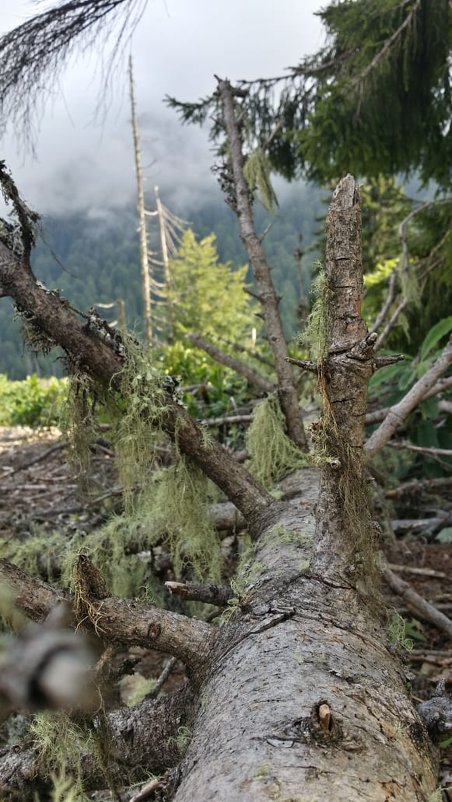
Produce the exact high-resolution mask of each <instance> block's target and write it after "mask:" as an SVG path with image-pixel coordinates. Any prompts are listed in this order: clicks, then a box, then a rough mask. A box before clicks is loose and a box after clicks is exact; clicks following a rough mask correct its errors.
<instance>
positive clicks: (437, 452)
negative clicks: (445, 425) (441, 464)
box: [389, 441, 452, 457]
mask: <svg viewBox="0 0 452 802" xmlns="http://www.w3.org/2000/svg"><path fill="white" fill-rule="evenodd" d="M389 445H390V446H391V448H406V449H407V450H408V451H416V452H417V453H418V454H431V456H432V457H435V456H436V457H452V449H451V448H433V447H432V448H429V447H428V446H414V445H413V444H412V443H407V442H406V441H402V442H400V443H389Z"/></svg>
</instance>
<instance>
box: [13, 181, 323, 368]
mask: <svg viewBox="0 0 452 802" xmlns="http://www.w3.org/2000/svg"><path fill="white" fill-rule="evenodd" d="M281 196H282V200H281V202H280V206H279V208H278V209H276V210H275V212H274V213H273V214H271V215H269V214H267V213H266V212H265V211H264V210H263V208H262V207H261V206H260V204H257V205H256V219H257V226H258V230H259V231H263V230H264V229H265V227H266V226H267V225H268V224H269V223H271V224H272V225H271V228H270V230H269V232H268V234H267V236H266V238H265V248H266V251H267V255H268V257H269V260H270V263H271V265H272V266H273V276H274V280H275V283H276V285H277V289H278V292H279V294H280V295H281V296H282V302H281V308H282V314H283V319H284V325H285V329H286V333H287V335H288V337H293V336H294V335H295V333H296V330H297V322H296V308H297V304H298V300H299V297H300V274H299V269H298V267H297V264H296V261H295V259H294V251H295V249H297V248H299V247H300V235H301V236H302V238H303V239H302V249H303V250H304V251H305V256H304V258H303V274H304V279H303V283H304V287H303V290H304V292H305V293H306V292H307V290H308V286H309V281H310V273H311V268H312V263H313V261H314V258H315V255H314V253H312V252H310V251H309V252H307V251H308V249H309V247H310V246H311V245H312V243H313V241H314V238H315V232H316V230H317V228H318V223H317V219H318V217H319V216H321V215H323V214H324V207H323V205H322V201H321V191H320V190H319V189H318V188H313V187H308V186H306V185H305V184H301V183H300V184H294V185H292V186H287V185H286V186H285V187H284V189H283V192H281ZM164 200H165V199H164V196H163V201H164ZM149 207H151V204H149ZM172 211H175V212H176V213H177V214H178V215H179V216H180V217H182V218H183V219H185V220H186V221H187V222H188V223H189V225H190V227H191V228H192V229H193V231H194V232H195V234H196V236H197V237H198V238H203V237H205V236H207V235H209V234H211V233H212V232H213V233H215V234H216V238H217V248H218V254H219V259H220V261H221V262H230V263H231V266H232V267H233V268H234V267H238V266H239V265H243V264H245V263H246V257H245V253H244V250H243V248H242V244H241V242H240V238H239V236H238V228H237V223H236V220H235V216H234V214H233V213H232V211H231V210H230V209H229V208H228V207H227V206H226V204H225V203H224V201H223V200H222V197H221V195H220V193H219V192H218V195H215V196H212V197H209V198H206V203H205V205H203V206H201V207H198V208H194V209H191V210H187V209H185V208H182V209H174V210H172ZM42 223H43V239H41V240H40V242H39V244H38V246H37V248H36V251H35V253H34V255H33V260H32V261H33V269H34V271H35V274H36V277H37V278H38V279H39V280H40V281H42V282H43V283H44V284H45V285H46V287H48V288H49V289H54V288H58V289H60V290H61V291H62V294H63V295H64V297H66V298H68V299H69V300H70V302H71V304H73V305H74V306H75V307H77V308H78V309H81V310H83V311H86V310H87V309H88V308H89V307H90V306H92V305H95V304H99V303H101V304H105V303H111V302H114V301H115V300H116V299H117V298H123V299H124V301H125V308H126V320H127V325H128V327H129V328H130V329H132V330H133V331H136V332H137V333H141V330H142V326H141V320H142V302H141V281H140V264H139V250H138V234H137V218H136V213H135V209H134V206H133V205H132V204H131V205H130V206H127V207H124V209H122V210H121V211H107V212H106V213H105V215H104V216H103V217H99V216H96V217H93V216H92V215H90V214H89V213H87V214H81V213H77V214H71V215H66V216H61V217H52V218H50V217H49V218H44V219H43V221H42ZM149 239H150V246H151V249H152V250H153V251H154V252H155V251H158V248H159V242H158V232H157V230H156V229H155V227H154V228H153V227H152V226H151V228H150V236H149ZM55 256H56V257H57V259H58V261H57V260H56V259H55ZM249 280H250V281H251V276H250V279H249ZM13 314H14V310H12V308H11V304H10V302H9V301H8V300H6V299H5V300H4V301H3V303H2V304H0V337H1V342H2V349H1V353H0V373H6V374H8V375H9V376H10V377H11V378H14V379H19V378H23V377H25V376H26V375H27V374H29V373H30V372H33V371H36V370H39V372H40V373H41V374H42V375H52V374H56V375H60V374H61V373H62V371H61V369H60V365H59V360H58V359H57V356H56V355H51V356H50V358H48V359H43V358H42V357H40V358H39V364H38V363H37V361H36V359H35V358H34V357H32V356H31V355H29V354H26V353H24V346H23V343H22V338H21V336H20V324H19V322H18V321H17V320H13ZM114 315H115V311H114V310H112V311H111V312H110V311H108V312H105V316H106V317H107V319H109V320H112V319H113V317H114Z"/></svg>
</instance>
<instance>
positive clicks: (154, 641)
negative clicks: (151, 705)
mask: <svg viewBox="0 0 452 802" xmlns="http://www.w3.org/2000/svg"><path fill="white" fill-rule="evenodd" d="M0 581H1V582H3V581H4V582H6V583H7V584H8V585H9V586H10V587H11V588H12V590H13V591H14V592H15V604H16V606H17V607H18V608H19V609H20V610H21V611H23V612H24V613H25V614H26V615H27V616H28V617H29V618H31V619H32V620H33V621H41V620H43V619H44V618H46V617H47V615H48V614H49V612H50V611H51V609H52V608H53V607H54V606H55V604H56V603H58V602H59V601H61V599H62V598H64V596H63V594H62V593H60V592H58V591H55V590H54V589H53V588H51V587H50V586H49V585H46V583H45V582H41V581H40V580H39V579H34V578H33V577H31V576H29V575H28V574H26V573H25V572H24V571H22V570H21V569H20V568H17V567H16V566H14V565H12V564H11V563H9V562H8V561H7V560H0ZM86 601H88V605H87V607H88V609H89V621H85V623H89V622H91V624H92V626H93V627H94V628H95V630H96V632H97V633H98V634H99V635H101V636H102V637H103V638H105V639H106V640H112V641H119V642H120V643H124V644H127V645H138V646H144V647H146V648H149V647H152V648H153V649H155V650H156V651H159V652H165V654H170V655H174V656H175V657H178V658H179V659H180V660H182V662H183V663H185V665H186V666H187V667H188V668H189V669H192V670H194V671H195V670H196V669H200V667H201V666H202V664H203V662H204V661H205V659H206V658H207V655H208V653H209V651H210V649H211V648H212V646H213V642H214V640H215V629H214V628H212V627H211V626H210V625H209V624H206V623H205V622H204V621H198V620H197V619H194V618H188V617H187V616H184V615H179V614H178V613H172V612H169V611H168V610H161V609H160V608H157V607H145V606H144V605H142V604H138V602H135V601H132V600H129V599H119V598H116V597H112V596H110V597H107V598H100V599H99V598H95V597H94V596H93V597H92V598H89V599H88V600H85V602H86Z"/></svg>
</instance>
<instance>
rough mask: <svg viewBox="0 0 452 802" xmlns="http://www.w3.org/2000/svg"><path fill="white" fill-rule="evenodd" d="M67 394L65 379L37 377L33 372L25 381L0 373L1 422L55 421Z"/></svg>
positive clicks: (40, 423)
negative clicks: (11, 378)
mask: <svg viewBox="0 0 452 802" xmlns="http://www.w3.org/2000/svg"><path fill="white" fill-rule="evenodd" d="M66 394H67V381H66V380H65V379H55V378H53V379H39V378H38V376H36V375H35V374H33V375H32V376H28V378H27V379H25V380H24V381H11V380H10V379H8V378H7V377H6V376H4V375H3V374H0V425H2V426H33V427H37V426H52V425H54V424H58V422H59V416H60V408H61V404H62V402H63V401H64V399H65V398H66Z"/></svg>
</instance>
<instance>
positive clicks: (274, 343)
mask: <svg viewBox="0 0 452 802" xmlns="http://www.w3.org/2000/svg"><path fill="white" fill-rule="evenodd" d="M218 92H219V94H220V97H221V102H222V106H223V115H224V126H225V130H226V135H227V139H228V146H229V148H228V153H229V161H230V170H231V175H232V180H233V185H234V197H235V203H234V206H235V211H236V214H237V217H238V221H239V225H240V236H241V239H242V241H243V244H244V246H245V249H246V252H247V254H248V258H249V260H250V263H251V267H252V269H253V273H254V277H255V279H256V283H257V286H258V288H259V300H260V302H261V304H262V309H263V316H264V319H265V325H266V328H267V334H268V340H269V343H270V347H271V349H272V351H273V355H274V358H275V369H276V374H277V377H278V395H279V401H280V404H281V409H282V411H283V414H284V417H285V421H286V428H287V433H288V435H289V437H290V438H291V439H292V440H293V441H294V443H296V444H297V445H298V446H299V447H300V448H302V449H303V450H307V440H306V434H305V431H304V428H303V421H302V418H301V414H300V408H299V405H298V396H297V389H296V384H295V380H294V375H293V371H292V368H291V367H290V365H289V364H288V362H286V357H287V356H288V351H287V343H286V341H285V338H284V333H283V329H282V324H281V317H280V314H279V307H278V298H277V297H276V293H275V288H274V286H273V281H272V277H271V272H270V268H269V265H268V262H267V258H266V256H265V252H264V250H263V247H262V242H261V241H260V239H259V237H258V236H257V234H256V229H255V226H254V220H253V211H252V207H251V201H250V193H249V187H248V184H247V182H246V179H245V174H244V156H243V150H242V140H241V135H240V126H239V121H238V115H237V110H236V105H235V100H234V90H233V88H232V86H231V84H230V83H229V81H222V80H219V82H218Z"/></svg>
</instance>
